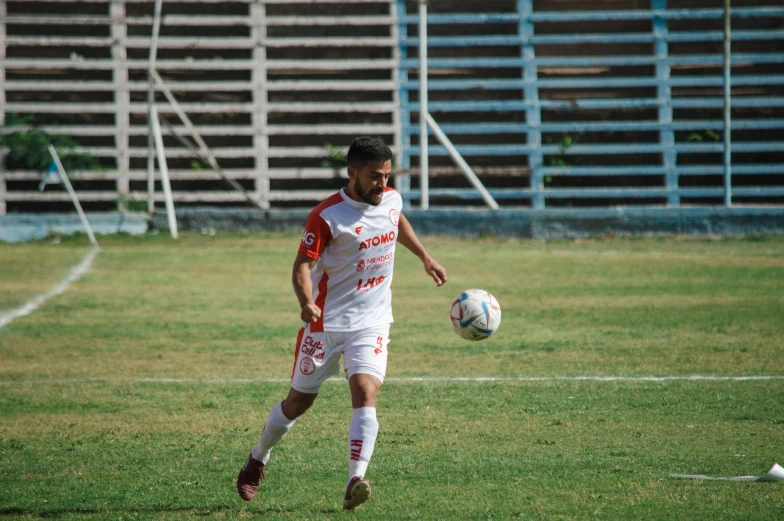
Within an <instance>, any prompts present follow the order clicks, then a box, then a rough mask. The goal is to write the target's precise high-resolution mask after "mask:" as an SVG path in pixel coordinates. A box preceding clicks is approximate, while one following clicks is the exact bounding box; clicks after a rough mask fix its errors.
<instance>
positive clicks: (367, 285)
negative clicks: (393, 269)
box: [357, 275, 386, 293]
mask: <svg viewBox="0 0 784 521" xmlns="http://www.w3.org/2000/svg"><path fill="white" fill-rule="evenodd" d="M384 279H386V277H384V276H383V275H381V276H380V277H370V278H369V279H367V280H365V279H359V282H357V291H358V292H360V293H364V292H366V291H370V290H371V289H373V288H375V287H376V286H378V285H379V284H381V283H382V282H384Z"/></svg>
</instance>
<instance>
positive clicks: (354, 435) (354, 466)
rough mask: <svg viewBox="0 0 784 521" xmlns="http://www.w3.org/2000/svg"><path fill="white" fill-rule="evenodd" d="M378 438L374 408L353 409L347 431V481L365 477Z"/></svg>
mask: <svg viewBox="0 0 784 521" xmlns="http://www.w3.org/2000/svg"><path fill="white" fill-rule="evenodd" d="M376 436H378V421H376V408H375V407H360V408H359V409H354V412H353V414H352V415H351V427H349V429H348V480H349V482H350V481H351V478H353V477H354V476H359V477H365V472H366V471H367V467H368V463H370V457H371V456H372V455H373V447H374V446H375V445H376Z"/></svg>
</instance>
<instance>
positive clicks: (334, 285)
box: [299, 188, 403, 331]
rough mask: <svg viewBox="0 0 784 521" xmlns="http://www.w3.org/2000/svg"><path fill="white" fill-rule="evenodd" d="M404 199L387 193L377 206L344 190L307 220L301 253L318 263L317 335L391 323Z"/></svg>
mask: <svg viewBox="0 0 784 521" xmlns="http://www.w3.org/2000/svg"><path fill="white" fill-rule="evenodd" d="M402 209H403V199H402V197H400V194H398V193H397V192H396V191H395V190H393V189H392V188H387V189H386V191H385V192H384V195H383V197H382V199H381V203H380V204H379V205H378V206H373V205H370V204H366V203H360V202H358V201H355V200H353V199H351V198H350V197H349V196H348V195H346V192H345V191H344V190H342V189H341V190H340V192H338V193H336V194H335V195H333V196H331V197H329V198H328V199H326V200H325V201H324V202H322V203H321V204H319V205H318V206H317V207H316V208H315V209H313V211H312V212H310V216H309V217H308V223H307V225H306V226H305V233H304V234H303V235H302V243H301V244H300V247H299V253H301V254H302V255H306V256H308V257H310V258H311V259H315V260H316V263H315V264H314V265H313V269H312V271H311V280H312V281H313V301H314V302H315V303H316V305H317V306H318V307H319V308H320V309H321V318H320V319H319V321H318V322H315V323H313V324H312V325H311V330H312V331H356V330H358V329H365V328H369V327H374V326H379V325H384V324H389V323H390V322H392V291H391V286H392V268H393V266H394V263H395V244H396V243H397V234H398V220H399V218H400V212H401V210H402Z"/></svg>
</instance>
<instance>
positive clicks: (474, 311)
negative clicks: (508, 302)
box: [449, 289, 501, 340]
mask: <svg viewBox="0 0 784 521" xmlns="http://www.w3.org/2000/svg"><path fill="white" fill-rule="evenodd" d="M449 319H450V320H451V321H452V329H454V330H455V333H457V334H458V335H460V336H461V337H463V338H465V339H466V340H484V339H485V338H487V337H489V336H490V335H492V334H493V333H495V331H496V329H498V326H499V325H501V306H499V305H498V301H497V300H496V299H495V297H494V296H492V295H491V294H490V293H488V292H487V291H485V290H483V289H469V290H466V291H464V292H462V293H461V294H460V295H458V296H457V298H456V299H455V300H454V301H453V302H452V307H451V308H450V309H449Z"/></svg>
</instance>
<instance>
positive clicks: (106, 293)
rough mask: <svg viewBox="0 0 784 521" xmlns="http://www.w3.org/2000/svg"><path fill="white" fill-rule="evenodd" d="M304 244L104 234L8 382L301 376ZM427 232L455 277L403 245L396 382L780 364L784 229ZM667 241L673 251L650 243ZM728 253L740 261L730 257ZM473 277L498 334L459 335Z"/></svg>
mask: <svg viewBox="0 0 784 521" xmlns="http://www.w3.org/2000/svg"><path fill="white" fill-rule="evenodd" d="M298 240H299V239H298V237H297V236H295V235H285V234H262V235H249V236H237V235H235V236H228V237H220V236H218V237H203V236H198V235H185V236H184V237H183V239H182V240H180V241H178V242H174V241H171V240H169V239H166V238H162V237H161V236H157V237H143V238H107V239H106V240H105V241H103V242H104V250H105V251H104V253H103V254H102V255H101V256H100V257H99V258H98V259H97V262H96V264H95V266H94V268H93V271H92V272H91V273H90V274H89V275H88V276H87V277H85V278H83V279H82V280H80V282H79V284H76V285H74V286H72V287H71V288H69V291H68V293H67V295H63V296H60V297H58V298H56V299H53V300H52V301H51V302H49V303H47V305H46V306H44V307H43V308H42V309H40V310H38V311H37V312H36V313H35V315H34V316H30V317H25V318H24V319H20V320H17V321H16V322H15V323H14V324H13V325H11V326H9V327H8V328H5V329H4V330H3V331H0V356H2V357H3V362H4V363H3V364H2V367H0V378H3V379H13V380H21V379H30V378H62V377H68V378H73V377H90V376H93V375H95V374H99V375H101V376H104V377H125V376H128V375H129V374H132V375H133V376H135V377H147V378H169V377H171V378H178V377H196V378H216V377H217V378H281V377H285V376H288V374H290V370H291V363H292V353H293V345H292V344H293V339H294V337H295V334H296V331H297V329H298V328H299V325H300V324H299V322H298V320H297V315H298V309H297V304H296V299H295V298H294V296H293V294H292V291H291V288H290V283H289V280H290V268H291V262H292V259H293V255H294V253H293V252H294V251H295V250H296V246H297V243H298ZM424 240H425V242H426V244H427V246H428V247H429V248H430V250H431V251H432V252H433V254H434V255H436V256H437V258H439V259H440V260H441V261H442V262H443V263H444V265H445V266H446V267H447V269H448V270H449V274H450V281H449V283H448V284H447V285H446V286H444V287H443V288H439V289H436V288H434V287H433V286H432V282H431V281H429V279H428V278H427V277H426V275H425V274H424V273H423V271H422V268H421V264H419V261H418V260H416V259H414V258H413V256H412V255H410V254H409V253H408V252H406V251H403V249H402V248H401V251H400V252H399V254H398V260H397V262H398V266H397V270H396V274H395V280H394V284H393V288H394V295H395V298H394V312H395V317H396V323H395V324H394V325H393V327H392V343H391V344H390V353H391V357H390V367H389V372H388V376H389V377H395V376H428V377H439V376H454V377H463V376H469V377H471V376H475V377H482V376H502V377H518V376H540V375H563V374H573V375H580V374H583V375H608V374H609V375H626V376H635V375H640V376H645V375H656V374H667V375H678V376H685V375H691V374H717V375H722V374H724V375H764V374H781V372H782V371H781V366H780V364H779V363H778V362H777V361H778V360H781V359H782V356H784V346H782V344H783V343H782V342H781V338H782V337H783V336H784V324H783V321H782V320H781V316H784V290H782V288H784V260H782V259H784V255H778V256H777V255H775V253H776V252H777V251H778V252H781V253H784V243H783V241H782V240H781V238H776V237H771V238H762V239H760V240H755V241H749V240H745V241H744V240H737V239H731V240H718V241H716V240H675V239H673V240H664V239H651V240H637V239H634V240H596V241H582V242H556V243H548V244H541V243H538V242H533V241H505V240H498V239H483V240H479V241H474V240H456V239H445V238H429V237H428V238H425V239H424ZM57 247H61V248H81V247H83V245H81V244H79V242H78V241H71V242H69V241H65V242H64V243H63V244H61V245H58V246H57ZM666 247H672V249H673V252H672V254H671V255H668V256H666V257H667V259H668V260H667V262H662V260H661V257H662V256H663V255H661V254H658V253H657V254H655V255H647V254H646V248H647V249H650V250H654V251H656V252H660V251H661V250H662V249H663V248H666ZM607 252H609V253H607ZM744 252H745V253H747V254H748V255H747V256H743V254H744ZM722 257H727V258H730V257H731V258H733V259H735V260H736V262H735V263H734V264H732V263H730V264H727V265H726V266H725V265H715V261H716V259H717V258H722ZM738 259H740V260H741V261H742V262H737V260H738ZM469 287H482V288H485V289H488V290H490V291H491V292H493V293H494V294H495V295H496V296H497V297H498V298H499V300H500V302H501V305H502V307H503V311H504V318H503V323H502V325H501V328H500V330H499V332H498V333H497V334H496V335H495V336H494V337H493V338H492V339H490V340H488V341H485V342H477V343H472V342H465V341H463V340H461V339H460V338H458V337H457V336H456V335H454V334H453V333H452V332H451V329H450V326H449V323H448V319H447V310H448V308H449V304H450V302H451V300H452V298H453V297H454V295H456V294H457V293H458V292H459V291H461V290H463V289H466V288H469ZM8 346H13V347H14V348H13V349H9V348H8ZM31 357H34V358H35V359H36V360H37V363H35V364H31V363H30V359H31ZM185 358H187V360H188V362H187V363H184V359H185ZM455 359H459V361H460V363H455V362H454V361H455Z"/></svg>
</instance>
